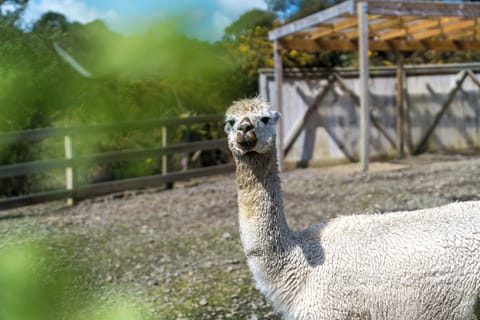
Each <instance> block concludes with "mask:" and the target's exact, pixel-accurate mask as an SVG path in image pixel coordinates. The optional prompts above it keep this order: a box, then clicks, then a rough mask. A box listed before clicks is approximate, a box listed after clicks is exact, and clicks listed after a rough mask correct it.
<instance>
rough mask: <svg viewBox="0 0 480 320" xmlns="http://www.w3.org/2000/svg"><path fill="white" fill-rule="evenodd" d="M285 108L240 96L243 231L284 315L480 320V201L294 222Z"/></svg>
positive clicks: (265, 288) (232, 127) (234, 138)
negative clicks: (285, 170) (289, 218)
mask: <svg viewBox="0 0 480 320" xmlns="http://www.w3.org/2000/svg"><path fill="white" fill-rule="evenodd" d="M279 116H280V115H279V113H278V112H276V111H274V110H272V109H271V108H270V107H269V105H268V103H267V102H265V101H263V100H261V99H259V98H255V99H245V100H241V101H237V102H234V103H233V105H232V106H231V107H230V108H229V109H228V110H227V112H226V117H225V120H226V121H225V122H226V124H225V131H226V133H227V135H228V145H229V149H230V151H231V153H232V155H233V158H234V161H235V164H236V180H237V191H238V207H239V226H240V236H241V241H242V244H243V247H244V252H245V255H246V258H247V263H248V266H249V268H250V270H251V272H252V274H253V277H254V280H255V284H256V286H257V288H258V289H259V290H260V291H261V292H262V293H263V294H264V295H265V296H266V297H267V298H268V299H269V300H270V301H271V302H272V304H273V307H274V309H275V310H276V311H277V312H280V313H282V314H283V316H284V317H285V318H286V319H395V320H397V319H480V302H479V293H480V202H465V203H453V204H450V205H446V206H443V207H438V208H432V209H425V210H418V211H413V212H394V213H388V214H383V215H353V216H344V217H340V218H336V219H332V220H329V221H324V222H322V223H321V224H318V225H313V226H311V227H309V228H308V229H306V230H303V231H293V230H291V229H290V228H289V226H288V225H287V222H286V219H285V214H284V209H283V200H282V191H281V187H280V178H279V175H278V169H277V157H276V147H275V124H276V122H277V120H278V118H279Z"/></svg>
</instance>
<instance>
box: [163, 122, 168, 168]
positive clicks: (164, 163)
mask: <svg viewBox="0 0 480 320" xmlns="http://www.w3.org/2000/svg"><path fill="white" fill-rule="evenodd" d="M166 146H167V127H165V126H163V127H162V148H165V147H166ZM167 161H168V160H167V155H163V156H162V174H167V172H168V162H167Z"/></svg>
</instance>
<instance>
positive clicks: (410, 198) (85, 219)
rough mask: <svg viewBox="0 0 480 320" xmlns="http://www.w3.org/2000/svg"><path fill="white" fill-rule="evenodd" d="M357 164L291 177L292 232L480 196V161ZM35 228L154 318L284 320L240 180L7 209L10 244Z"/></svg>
mask: <svg viewBox="0 0 480 320" xmlns="http://www.w3.org/2000/svg"><path fill="white" fill-rule="evenodd" d="M357 168H358V167H357V166H356V165H353V164H352V165H343V166H337V167H330V168H310V169H298V170H291V171H288V172H285V173H283V174H282V181H283V188H284V198H285V209H286V213H287V216H288V217H287V219H288V222H289V224H290V225H291V226H292V228H294V229H297V228H304V227H306V226H308V225H309V224H311V223H316V222H319V221H320V220H321V219H325V218H334V217H336V216H338V215H345V214H355V213H362V212H377V213H383V212H386V211H395V210H413V209H418V208H426V207H432V206H437V205H442V204H446V203H449V202H452V201H466V200H480V155H463V156H460V155H440V154H433V155H423V156H420V157H412V158H407V159H404V160H401V161H394V162H389V163H373V164H372V166H371V172H370V173H368V174H362V173H358V172H357ZM31 230H35V234H37V235H38V234H40V235H43V236H45V237H59V239H60V237H63V236H65V235H67V236H68V237H69V238H71V239H76V241H77V243H79V244H81V245H78V247H76V248H75V250H76V252H75V254H74V256H75V259H81V260H82V261H84V262H85V263H87V264H88V265H89V268H90V269H91V270H92V272H94V273H95V275H96V278H97V281H98V283H99V284H102V285H108V286H110V285H114V286H118V287H122V288H126V290H128V291H129V292H130V293H133V294H134V295H136V296H137V297H139V298H141V299H142V300H143V301H145V304H146V306H147V308H148V310H149V312H151V313H152V314H153V316H152V318H153V319H227V318H231V319H278V317H277V316H276V315H275V314H274V313H273V312H272V310H271V307H270V305H269V304H268V303H267V302H266V301H265V300H264V299H263V298H262V297H261V296H260V295H259V293H258V292H257V291H256V290H255V289H254V287H253V284H252V281H251V277H250V273H249V272H248V269H247V266H246V264H245V259H244V256H243V252H242V248H241V244H240V242H239V235H238V224H237V206H236V189H235V181H234V176H233V175H227V176H222V177H215V178H212V179H206V180H198V181H194V182H190V183H187V184H183V185H177V186H176V187H175V188H174V189H173V190H166V191H164V190H160V189H149V190H143V191H130V192H125V193H121V194H115V195H110V196H106V197H100V198H95V199H90V200H86V201H82V202H81V203H79V204H78V205H76V206H74V207H72V208H66V207H64V205H63V203H61V202H52V203H48V204H42V205H37V206H31V207H25V208H21V209H16V210H9V211H0V239H6V236H7V235H11V234H24V232H27V233H31ZM66 243H70V245H71V242H66ZM0 245H2V243H1V241H0ZM59 247H61V244H60V245H59ZM65 252H67V251H65Z"/></svg>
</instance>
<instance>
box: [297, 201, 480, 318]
mask: <svg viewBox="0 0 480 320" xmlns="http://www.w3.org/2000/svg"><path fill="white" fill-rule="evenodd" d="M302 236H303V241H302V242H303V246H304V248H303V252H305V253H306V254H308V252H315V250H316V251H317V252H318V249H313V248H312V249H310V247H318V246H319V244H320V246H321V251H322V254H323V257H322V259H320V260H321V263H318V264H317V265H314V264H312V263H310V265H309V268H310V269H311V272H310V275H309V277H308V278H307V280H306V281H305V283H306V286H305V289H304V290H303V294H301V295H299V299H298V301H302V304H303V306H302V308H303V311H301V314H303V315H304V316H300V317H299V318H311V319H322V318H325V319H344V318H363V317H367V318H368V317H371V318H374V319H465V318H468V317H466V315H469V314H473V313H474V312H475V309H476V308H478V305H477V299H478V295H479V293H480V202H465V203H454V204H450V205H447V206H443V207H439V208H432V209H426V210H419V211H415V212H395V213H387V214H382V215H357V216H347V217H341V218H338V219H334V220H331V221H329V222H327V223H325V224H323V225H322V226H318V227H313V228H311V229H309V230H307V231H305V232H304V233H303V234H302ZM305 260H306V261H315V259H314V258H313V257H305ZM317 261H319V259H317ZM300 296H301V298H300ZM307 310H317V312H316V313H315V314H314V315H313V316H308V317H307V316H305V315H307ZM312 312H313V311H312ZM293 314H294V313H292V315H293ZM291 318H295V317H294V316H292V317H291ZM473 319H475V318H473Z"/></svg>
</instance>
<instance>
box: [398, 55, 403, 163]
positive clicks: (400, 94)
mask: <svg viewBox="0 0 480 320" xmlns="http://www.w3.org/2000/svg"><path fill="white" fill-rule="evenodd" d="M403 84H404V69H403V56H402V54H401V53H400V52H397V151H398V153H397V157H398V158H399V159H401V158H403V157H404V134H403V132H404V131H403V123H404V116H403V114H404V113H403Z"/></svg>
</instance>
